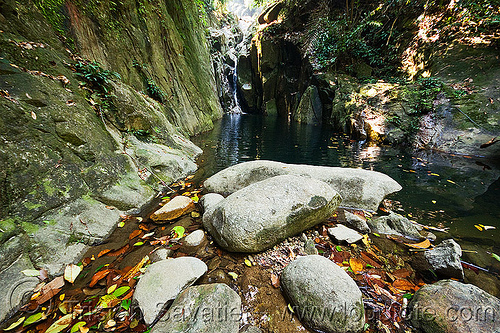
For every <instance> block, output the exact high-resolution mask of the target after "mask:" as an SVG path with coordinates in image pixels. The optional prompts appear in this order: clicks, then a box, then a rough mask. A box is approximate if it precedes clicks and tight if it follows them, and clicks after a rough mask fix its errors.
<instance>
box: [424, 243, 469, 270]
mask: <svg viewBox="0 0 500 333" xmlns="http://www.w3.org/2000/svg"><path fill="white" fill-rule="evenodd" d="M424 256H425V258H426V259H427V262H428V263H429V265H430V267H431V269H432V270H434V271H435V272H436V273H437V274H438V275H440V276H444V277H446V278H456V279H463V278H464V270H463V268H462V264H461V263H460V257H461V256H462V248H461V247H460V245H458V243H457V242H455V241H454V240H453V239H447V240H444V241H442V242H441V244H439V245H437V246H436V247H435V248H434V249H432V250H429V251H426V252H425V253H424Z"/></svg>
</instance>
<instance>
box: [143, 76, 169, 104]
mask: <svg viewBox="0 0 500 333" xmlns="http://www.w3.org/2000/svg"><path fill="white" fill-rule="evenodd" d="M146 92H147V93H148V96H149V97H151V98H152V99H154V100H156V101H158V102H160V103H163V102H164V101H165V93H164V92H163V90H161V88H160V87H159V86H158V85H157V84H156V82H155V81H154V80H153V79H148V80H147V81H146Z"/></svg>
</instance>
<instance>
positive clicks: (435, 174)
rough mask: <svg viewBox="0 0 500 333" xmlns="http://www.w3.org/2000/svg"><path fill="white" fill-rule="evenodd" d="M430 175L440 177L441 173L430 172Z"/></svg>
mask: <svg viewBox="0 0 500 333" xmlns="http://www.w3.org/2000/svg"><path fill="white" fill-rule="evenodd" d="M430 175H431V176H437V177H439V175H438V174H437V173H430Z"/></svg>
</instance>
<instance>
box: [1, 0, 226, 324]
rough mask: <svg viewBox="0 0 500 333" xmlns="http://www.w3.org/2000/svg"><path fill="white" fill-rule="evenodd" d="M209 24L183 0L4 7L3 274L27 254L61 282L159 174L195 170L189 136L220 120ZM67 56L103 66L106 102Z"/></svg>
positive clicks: (6, 3)
mask: <svg viewBox="0 0 500 333" xmlns="http://www.w3.org/2000/svg"><path fill="white" fill-rule="evenodd" d="M42 13H43V14H42ZM200 20H201V18H200V17H199V12H198V8H197V6H193V5H192V3H191V2H190V1H186V0H174V1H154V2H151V1H134V0H124V1H107V0H105V1H88V2H85V1H71V0H70V1H38V0H37V1H32V0H27V1H22V2H18V1H13V0H2V1H0V30H1V31H2V33H0V90H1V92H2V93H1V96H0V229H1V230H2V231H5V232H2V233H1V234H0V257H1V258H2V262H1V263H0V274H1V275H0V276H2V277H4V276H10V275H6V274H7V273H5V274H3V271H4V270H5V269H8V267H9V266H10V267H13V266H11V265H12V264H13V263H14V262H15V261H16V260H18V258H20V257H21V256H23V258H25V259H26V260H27V261H31V263H29V264H33V265H34V266H35V267H36V268H47V269H48V271H49V273H50V274H58V273H60V272H61V271H62V269H63V268H64V266H65V265H66V264H69V263H74V262H76V261H77V260H78V259H79V256H80V254H81V253H82V252H83V251H85V250H86V248H87V247H88V246H89V245H92V244H96V243H99V242H102V241H103V240H104V239H105V238H106V237H107V236H108V235H109V234H110V233H111V231H112V230H113V228H114V227H115V226H116V222H117V220H118V219H119V215H120V213H122V212H123V211H124V210H128V209H131V208H136V207H140V206H141V205H142V204H143V203H145V202H146V201H147V200H148V199H149V198H150V197H151V195H152V194H153V193H154V191H153V189H157V186H158V179H157V178H156V177H159V178H161V179H162V180H163V181H164V182H166V183H169V182H172V181H174V180H176V179H178V178H180V177H183V176H186V175H187V173H190V172H193V171H194V170H195V169H196V164H195V163H194V159H195V157H196V156H197V155H198V154H200V152H201V150H200V149H199V148H198V147H196V146H195V145H194V144H192V143H191V142H189V140H188V139H187V138H186V137H185V134H195V133H198V132H200V131H202V130H208V129H210V128H211V126H212V120H214V119H216V118H218V117H219V116H220V115H221V108H220V105H219V101H218V98H217V93H216V88H215V81H214V79H213V74H212V67H211V62H210V57H209V52H208V48H207V45H206V41H205V35H204V30H203V29H200V25H201V24H202V23H201V21H200ZM61 40H65V41H66V44H64V43H63V42H62V41H61ZM67 47H68V49H67ZM70 48H71V49H72V51H77V52H78V54H79V55H81V56H82V57H84V58H86V59H88V60H91V61H97V62H99V63H100V69H99V66H97V65H95V67H93V69H94V70H95V72H88V73H87V75H88V76H90V78H91V79H96V80H97V79H99V78H100V79H101V81H100V82H101V84H102V85H105V87H104V88H103V89H102V90H103V92H102V94H100V95H99V94H97V93H96V91H94V92H92V91H90V90H89V89H90V88H92V87H90V84H89V81H88V80H87V81H86V79H85V78H84V77H83V75H82V76H78V75H76V74H75V72H74V70H75V62H77V61H82V60H83V59H82V58H79V57H77V56H75V55H74V54H73V53H71V52H69V49H70ZM93 66H94V65H93ZM80 70H81V68H80ZM104 70H108V72H105V71H104ZM113 71H114V72H118V73H119V74H120V76H121V79H116V80H115V81H114V82H113V81H112V80H114V75H112V74H109V73H111V72H113ZM105 73H108V74H105ZM106 75H107V76H106ZM103 76H104V77H105V78H106V79H105V80H104V82H105V83H102V82H103V80H102V77H103ZM83 81H85V82H86V83H83ZM106 81H107V82H106ZM80 82H82V83H80ZM94 88H95V87H94ZM140 90H142V91H144V93H139V92H138V91H140ZM146 94H148V95H149V97H147V96H145V95H146ZM110 105H111V106H110ZM153 173H154V175H153ZM151 187H152V188H153V189H152V188H151ZM111 206H113V207H111ZM1 279H2V280H3V278H1ZM22 279H23V277H22V276H20V275H19V274H17V275H12V279H10V281H9V283H12V284H16V283H21V282H23V280H22ZM1 282H4V281H1ZM15 305H17V304H12V306H15ZM8 306H10V305H8ZM3 310H4V309H2V316H3V314H4V311H3ZM8 310H9V308H7V307H6V308H5V311H7V312H8Z"/></svg>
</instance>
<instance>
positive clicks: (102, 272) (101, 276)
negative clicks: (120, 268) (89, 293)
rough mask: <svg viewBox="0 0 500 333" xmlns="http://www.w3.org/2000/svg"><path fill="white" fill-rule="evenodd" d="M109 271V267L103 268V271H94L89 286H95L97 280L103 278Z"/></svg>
mask: <svg viewBox="0 0 500 333" xmlns="http://www.w3.org/2000/svg"><path fill="white" fill-rule="evenodd" d="M110 272H111V270H110V269H105V270H103V271H99V272H97V273H95V274H94V276H93V277H92V280H90V283H89V287H90V288H92V287H93V286H95V285H96V283H97V282H99V280H101V279H103V278H104V277H105V276H106V275H108V274H109V273H110Z"/></svg>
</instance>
